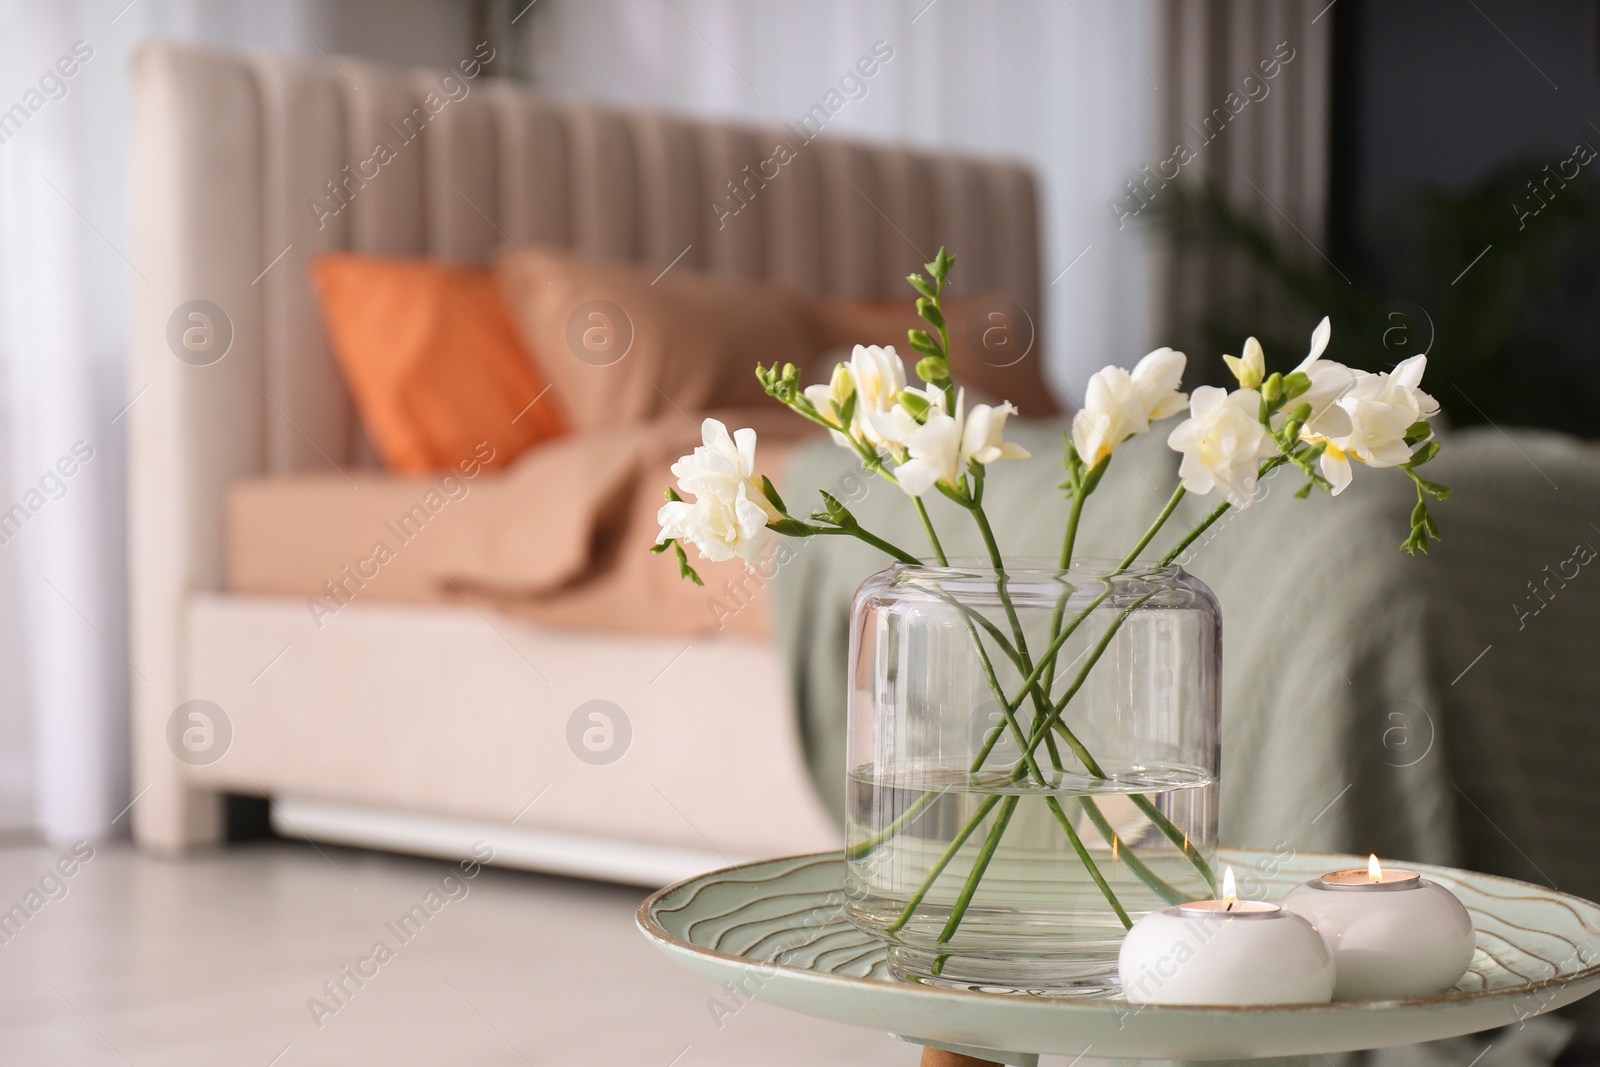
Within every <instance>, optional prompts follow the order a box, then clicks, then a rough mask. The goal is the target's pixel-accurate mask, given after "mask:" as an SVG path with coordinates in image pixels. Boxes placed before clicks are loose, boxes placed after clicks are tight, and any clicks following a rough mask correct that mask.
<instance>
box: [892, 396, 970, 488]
mask: <svg viewBox="0 0 1600 1067" xmlns="http://www.w3.org/2000/svg"><path fill="white" fill-rule="evenodd" d="M965 401H966V397H965V395H964V394H962V393H957V394H956V413H955V414H954V415H950V414H949V413H947V412H946V411H945V410H944V408H942V407H938V406H935V407H932V408H930V409H929V410H928V421H926V422H924V423H923V424H922V425H920V426H917V428H916V429H915V430H914V431H912V432H911V433H910V434H909V435H908V436H907V438H906V451H907V452H908V453H909V454H910V458H909V459H907V460H906V461H905V462H904V463H902V464H900V466H898V467H896V468H895V470H894V476H895V480H896V481H898V482H899V483H900V488H901V489H904V490H905V491H906V492H907V493H910V494H911V495H912V496H921V495H922V494H924V493H926V492H927V491H928V490H929V489H932V488H933V487H934V486H935V485H937V484H938V483H939V482H943V483H944V484H945V485H947V486H950V487H951V488H952V489H953V488H955V485H956V482H957V480H959V479H960V477H961V461H962V455H961V452H962V449H961V443H962V423H963V421H964V418H963V414H962V406H963V404H964V403H965ZM900 414H901V415H902V416H903V417H904V419H905V420H907V421H910V422H912V423H913V424H915V421H916V420H914V419H912V418H911V415H910V414H909V413H908V412H906V410H905V409H904V408H901V409H900Z"/></svg>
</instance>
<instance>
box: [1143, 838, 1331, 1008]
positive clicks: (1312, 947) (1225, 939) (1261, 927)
mask: <svg viewBox="0 0 1600 1067" xmlns="http://www.w3.org/2000/svg"><path fill="white" fill-rule="evenodd" d="M1235 885H1236V883H1235V881H1234V877H1233V868H1232V867H1229V868H1227V870H1226V872H1225V873H1224V874H1223V877H1222V897H1221V899H1218V900H1196V901H1192V902H1190V903H1187V904H1179V905H1178V906H1177V907H1173V908H1163V909H1162V910H1160V911H1153V912H1151V913H1150V914H1148V915H1146V916H1145V917H1144V918H1142V919H1140V920H1139V921H1138V922H1137V923H1135V924H1134V927H1133V929H1132V930H1129V931H1128V935H1127V936H1126V937H1125V938H1123V941H1122V951H1121V953H1120V954H1119V956H1118V959H1117V967H1118V972H1119V974H1120V976H1121V984H1122V994H1123V996H1125V997H1126V998H1127V999H1128V1000H1129V1001H1131V1002H1132V1003H1135V1004H1305V1003H1323V1002H1325V1001H1327V1000H1328V999H1329V997H1330V996H1332V994H1333V983H1334V972H1333V962H1332V960H1331V959H1330V958H1329V956H1328V950H1327V948H1326V947H1325V946H1324V944H1323V942H1322V939H1321V938H1320V937H1318V936H1317V932H1316V931H1315V930H1314V929H1312V927H1311V924H1310V923H1308V922H1306V921H1305V920H1304V919H1302V918H1301V917H1300V916H1298V915H1294V914H1291V913H1290V912H1287V911H1285V910H1284V909H1282V908H1280V907H1279V906H1278V905H1276V904H1271V903H1268V902H1267V901H1264V900H1240V899H1239V894H1238V891H1237V889H1236V888H1235Z"/></svg>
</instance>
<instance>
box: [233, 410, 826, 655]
mask: <svg viewBox="0 0 1600 1067" xmlns="http://www.w3.org/2000/svg"><path fill="white" fill-rule="evenodd" d="M714 415H715V417H720V418H722V419H723V420H724V421H725V422H727V423H728V425H729V427H730V428H733V427H737V426H754V427H756V428H757V431H758V432H759V434H760V438H761V449H760V462H761V466H762V469H764V470H781V469H783V467H784V465H785V463H786V456H787V451H788V447H789V443H790V442H793V441H795V440H797V439H798V438H801V437H804V436H808V435H809V431H808V430H807V427H806V424H804V423H801V422H800V421H799V420H797V419H795V418H794V417H793V416H792V415H790V414H788V413H787V412H785V411H783V410H782V409H781V408H778V407H776V406H774V407H772V408H767V409H752V410H743V409H741V410H737V411H724V412H718V413H714ZM699 441H700V424H699V422H698V421H697V420H690V419H689V418H688V417H686V416H683V415H680V414H678V413H676V412H675V413H673V414H671V415H668V416H664V417H661V418H657V419H655V420H654V421H651V422H646V423H642V424H638V425H632V426H621V427H617V428H614V429H609V430H603V431H591V432H587V433H578V434H574V435H572V436H569V437H565V438H562V439H560V440H557V441H553V442H550V443H549V444H546V445H543V446H540V447H538V448H535V449H533V450H531V451H530V452H528V453H527V454H525V455H524V456H522V457H521V458H519V459H518V460H517V462H516V463H515V464H514V465H513V466H512V467H511V468H510V469H509V470H507V471H506V472H505V473H503V474H486V473H475V474H469V473H468V472H466V471H457V472H450V473H446V474H442V475H434V476H429V477H423V478H406V477H397V476H393V475H385V474H381V473H376V472H359V473H358V472H347V473H337V472H335V473H329V474H319V475H307V476H296V477H290V478H260V479H250V480H246V481H242V482H239V483H238V484H236V485H235V486H234V487H233V488H232V490H231V491H230V493H229V498H228V587H229V588H230V589H231V590H233V591H234V592H239V593H254V594H264V595H276V596H293V597H301V598H304V599H305V601H306V608H307V611H308V612H309V613H310V614H311V615H312V617H313V618H315V619H317V620H318V622H319V623H323V622H325V621H326V620H327V619H328V618H330V617H332V616H334V615H337V614H338V612H339V611H341V610H342V609H343V608H344V607H345V606H347V605H349V604H352V603H356V602H372V601H385V600H388V601H394V600H401V601H424V602H441V601H444V602H451V601H454V602H458V603H459V602H461V601H463V600H465V601H467V602H469V603H471V604H472V605H474V606H476V607H479V608H484V609H488V608H491V607H492V608H494V609H497V610H500V611H504V612H508V613H511V614H515V615H518V616H522V617H525V618H529V619H532V620H535V621H537V622H541V623H545V624H548V625H553V626H563V627H575V628H581V629H597V630H626V631H633V632H645V633H662V634H697V633H707V632H715V631H726V632H732V633H742V634H756V635H760V634H765V633H766V632H767V613H766V610H765V606H764V604H763V603H762V590H763V588H764V586H765V584H766V583H765V581H764V580H763V578H762V576H761V574H760V572H759V571H758V572H756V573H751V572H749V571H747V570H746V569H745V567H744V566H743V564H741V563H739V562H737V561H733V562H729V563H723V564H710V563H706V562H705V561H702V560H698V559H695V560H694V563H695V566H696V568H697V569H698V570H699V571H700V573H701V575H702V577H704V579H705V581H706V587H705V588H703V589H702V588H698V587H696V586H694V585H693V584H691V583H689V582H685V581H682V580H681V579H680V578H679V577H678V572H677V567H676V566H674V565H673V563H672V560H671V557H670V556H666V557H663V556H654V555H651V554H650V553H649V552H647V551H646V549H647V547H648V546H649V545H650V543H651V542H652V541H653V540H654V539H655V534H656V529H657V526H656V512H657V510H659V508H660V507H661V503H662V490H663V489H664V488H665V487H666V486H667V485H668V484H669V482H670V480H671V475H670V473H669V472H668V469H667V468H668V467H669V465H670V464H671V463H672V461H673V460H674V459H676V458H677V457H678V456H680V455H683V454H684V453H686V452H688V451H689V450H690V449H692V448H693V447H694V446H695V445H697V444H698V443H699ZM690 555H691V558H692V557H694V556H695V555H696V553H694V552H693V550H691V552H690Z"/></svg>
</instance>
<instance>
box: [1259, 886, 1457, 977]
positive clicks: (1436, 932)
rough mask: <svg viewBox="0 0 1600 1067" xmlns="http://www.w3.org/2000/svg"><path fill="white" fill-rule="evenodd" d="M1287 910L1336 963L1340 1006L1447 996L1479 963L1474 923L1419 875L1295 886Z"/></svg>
mask: <svg viewBox="0 0 1600 1067" xmlns="http://www.w3.org/2000/svg"><path fill="white" fill-rule="evenodd" d="M1283 907H1284V909H1285V910H1287V911H1291V912H1294V913H1295V914H1297V915H1301V916H1303V917H1304V918H1306V919H1307V920H1308V921H1309V922H1310V923H1311V924H1312V925H1313V926H1315V927H1316V929H1317V933H1319V934H1320V935H1322V940H1323V942H1324V943H1325V944H1326V945H1327V946H1328V953H1329V955H1331V956H1332V957H1333V963H1334V968H1335V970H1336V971H1337V972H1338V981H1337V982H1336V983H1335V985H1334V990H1333V995H1334V998H1335V999H1336V1000H1362V999H1366V998H1369V997H1385V998H1387V997H1417V996H1428V995H1430V994H1434V993H1443V992H1444V991H1445V990H1447V989H1450V988H1451V987H1452V986H1454V985H1455V984H1456V983H1457V982H1459V981H1460V980H1461V976H1462V975H1463V974H1465V973H1467V967H1468V965H1470V964H1471V963H1472V950H1473V946H1474V944H1475V943H1476V936H1475V935H1474V933H1473V929H1472V917H1471V916H1469V915H1468V914H1467V909H1466V908H1464V907H1462V906H1461V901H1459V900H1457V899H1456V898H1455V894H1453V893H1451V892H1450V891H1449V890H1448V889H1446V888H1444V887H1443V886H1441V885H1437V884H1435V883H1433V882H1430V881H1428V880H1427V879H1425V878H1423V877H1422V876H1421V875H1419V874H1417V873H1416V872H1415V871H1400V870H1393V869H1389V870H1385V869H1384V868H1383V865H1382V864H1380V863H1379V862H1378V857H1377V856H1373V857H1371V859H1369V860H1368V862H1367V869H1366V870H1361V869H1359V868H1357V869H1355V870H1348V871H1332V872H1330V873H1328V874H1325V875H1323V876H1322V877H1321V878H1313V879H1312V880H1311V881H1309V882H1306V883H1305V884H1304V885H1300V886H1296V887H1295V888H1294V889H1292V890H1290V891H1289V894H1288V896H1286V897H1284V898H1283Z"/></svg>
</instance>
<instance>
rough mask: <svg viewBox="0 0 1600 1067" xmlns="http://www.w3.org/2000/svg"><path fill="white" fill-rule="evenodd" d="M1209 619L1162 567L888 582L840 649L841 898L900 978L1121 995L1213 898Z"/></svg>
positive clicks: (942, 571)
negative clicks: (843, 662)
mask: <svg viewBox="0 0 1600 1067" xmlns="http://www.w3.org/2000/svg"><path fill="white" fill-rule="evenodd" d="M1221 662H1222V619H1221V613H1220V611H1219V609H1218V606H1217V601H1216V598H1215V597H1214V596H1213V595H1212V593H1211V590H1209V589H1208V588H1206V586H1205V585H1204V583H1202V582H1200V581H1199V580H1197V579H1196V578H1194V577H1193V576H1191V575H1189V574H1187V573H1185V572H1184V571H1183V570H1182V569H1181V568H1179V567H1176V566H1169V567H1162V568H1155V567H1151V566H1148V565H1143V564H1135V565H1133V566H1131V567H1129V568H1128V569H1126V570H1125V571H1119V569H1118V565H1117V564H1116V563H1115V562H1111V561H1105V560H1086V561H1082V562H1078V563H1075V564H1073V566H1072V567H1071V568H1070V569H1069V570H1067V571H1061V570H1059V569H1058V568H1057V567H1056V566H1055V565H1054V563H1053V561H1042V560H1016V561H1011V562H1008V564H1007V566H1006V567H1005V569H1004V570H1003V571H1002V570H998V569H996V568H994V567H992V566H989V565H982V566H967V565H965V561H956V562H955V563H954V564H953V565H952V566H950V567H913V566H908V565H904V564H900V565H896V566H894V567H891V568H889V569H888V570H885V571H881V572H879V573H878V574H875V575H873V576H872V577H871V578H869V579H868V580H867V581H866V582H865V583H863V585H862V586H861V588H860V589H859V590H858V591H857V594H856V598H855V605H854V610H853V614H852V622H851V636H850V726H849V730H850V740H849V760H850V767H849V798H848V806H849V830H848V852H847V857H848V877H847V895H848V897H849V911H850V915H851V918H852V920H853V921H854V922H855V924H856V925H857V926H859V927H861V928H862V929H863V930H866V931H867V932H869V933H871V934H873V935H874V936H876V937H879V938H881V939H883V940H884V941H887V942H888V943H889V946H890V948H889V963H890V968H891V970H892V972H893V973H894V974H895V975H896V976H897V977H899V978H901V979H905V980H909V981H919V982H931V983H936V984H943V985H953V986H957V987H961V988H981V989H986V990H997V991H1019V992H1030V993H1037V994H1051V995H1096V994H1102V993H1106V992H1109V991H1112V990H1114V989H1115V988H1116V970H1117V951H1118V948H1119V946H1120V944H1121V941H1122V935H1123V933H1124V931H1125V929H1126V926H1127V924H1128V923H1131V922H1132V921H1135V920H1137V919H1138V918H1139V917H1140V916H1141V915H1143V914H1144V913H1146V912H1148V911H1150V910H1153V909H1156V908H1161V907H1166V906H1168V905H1170V904H1172V903H1177V902H1180V901H1182V900H1186V899H1197V898H1202V899H1203V898H1209V897H1213V896H1215V895H1216V893H1215V875H1214V874H1213V868H1214V865H1215V863H1214V861H1215V854H1216V831H1217V797H1218V792H1217V771H1218V760H1219V746H1218V733H1219V700H1218V698H1219V693H1220V688H1221Z"/></svg>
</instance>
